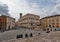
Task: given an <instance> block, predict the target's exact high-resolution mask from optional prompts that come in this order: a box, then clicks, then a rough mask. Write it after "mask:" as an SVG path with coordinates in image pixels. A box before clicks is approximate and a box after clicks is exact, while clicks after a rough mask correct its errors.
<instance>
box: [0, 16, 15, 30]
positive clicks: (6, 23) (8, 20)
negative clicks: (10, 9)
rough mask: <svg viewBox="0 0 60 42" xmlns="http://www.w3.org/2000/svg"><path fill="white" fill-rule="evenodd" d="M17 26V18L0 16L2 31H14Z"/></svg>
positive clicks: (0, 28)
mask: <svg viewBox="0 0 60 42" xmlns="http://www.w3.org/2000/svg"><path fill="white" fill-rule="evenodd" d="M14 26H15V18H12V17H9V16H5V15H1V16H0V30H8V29H12V28H14Z"/></svg>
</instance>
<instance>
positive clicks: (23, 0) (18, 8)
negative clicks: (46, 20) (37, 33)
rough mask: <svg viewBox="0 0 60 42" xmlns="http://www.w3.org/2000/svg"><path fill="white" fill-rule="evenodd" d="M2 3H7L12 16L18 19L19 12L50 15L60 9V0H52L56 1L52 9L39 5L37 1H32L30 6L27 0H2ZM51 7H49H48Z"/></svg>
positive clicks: (43, 15)
mask: <svg viewBox="0 0 60 42" xmlns="http://www.w3.org/2000/svg"><path fill="white" fill-rule="evenodd" d="M0 1H1V2H2V3H5V4H7V5H8V7H9V10H10V11H9V13H10V14H11V16H12V17H15V18H16V19H17V18H18V16H19V13H21V12H22V13H23V15H25V14H26V13H32V14H37V15H40V16H41V17H45V16H48V15H54V14H55V13H58V11H59V9H60V3H59V2H60V0H51V1H52V2H55V3H56V6H54V7H53V8H52V10H48V9H45V8H44V7H41V5H38V4H37V3H32V4H31V6H29V3H28V2H27V0H0ZM57 7H59V8H57ZM48 8H49V7H48Z"/></svg>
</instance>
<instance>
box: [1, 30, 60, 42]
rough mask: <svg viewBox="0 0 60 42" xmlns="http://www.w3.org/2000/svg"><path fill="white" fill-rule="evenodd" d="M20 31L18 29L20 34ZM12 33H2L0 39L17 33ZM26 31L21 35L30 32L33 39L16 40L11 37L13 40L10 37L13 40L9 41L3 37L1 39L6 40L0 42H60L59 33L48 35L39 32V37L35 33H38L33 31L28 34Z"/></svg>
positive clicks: (54, 32) (52, 32)
mask: <svg viewBox="0 0 60 42" xmlns="http://www.w3.org/2000/svg"><path fill="white" fill-rule="evenodd" d="M20 30H21V31H22V29H20ZM20 30H19V29H18V31H19V33H20ZM12 31H13V30H12ZM12 31H8V32H4V33H2V34H1V33H0V37H1V36H4V34H6V35H8V34H11V35H12V34H13V35H15V32H16V33H18V32H17V30H16V31H13V32H12ZM28 31H29V30H27V32H22V33H30V32H32V33H33V34H34V36H33V37H27V38H20V39H16V38H15V37H16V35H15V36H13V37H14V38H15V39H14V38H13V37H12V38H13V39H11V38H10V37H9V39H7V38H8V37H7V36H5V37H7V38H5V37H3V38H5V39H6V40H5V39H3V41H0V42H60V31H51V32H50V33H45V32H41V34H39V35H38V34H37V33H38V32H40V31H33V30H31V31H29V32H28ZM10 32H12V33H10ZM7 33H8V34H7ZM11 35H8V36H11ZM0 40H1V38H0Z"/></svg>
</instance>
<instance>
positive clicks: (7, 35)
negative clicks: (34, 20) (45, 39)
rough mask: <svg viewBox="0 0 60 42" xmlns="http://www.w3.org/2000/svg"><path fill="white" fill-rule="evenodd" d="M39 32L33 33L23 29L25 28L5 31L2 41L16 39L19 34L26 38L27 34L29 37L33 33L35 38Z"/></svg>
mask: <svg viewBox="0 0 60 42" xmlns="http://www.w3.org/2000/svg"><path fill="white" fill-rule="evenodd" d="M38 32H40V31H33V30H28V29H23V28H20V29H17V30H9V31H5V32H3V33H0V41H3V40H10V39H16V36H17V34H23V36H24V35H25V34H26V33H27V34H28V35H29V34H30V33H33V35H34V36H35V35H37V34H38ZM24 38H25V37H24Z"/></svg>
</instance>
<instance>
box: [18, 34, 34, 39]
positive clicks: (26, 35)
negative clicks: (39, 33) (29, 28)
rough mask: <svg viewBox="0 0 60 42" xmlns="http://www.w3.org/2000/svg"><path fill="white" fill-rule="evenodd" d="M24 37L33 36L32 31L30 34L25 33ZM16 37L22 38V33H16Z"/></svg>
mask: <svg viewBox="0 0 60 42" xmlns="http://www.w3.org/2000/svg"><path fill="white" fill-rule="evenodd" d="M25 37H26V38H27V37H33V34H32V33H30V35H28V34H25ZM18 38H23V34H20V35H17V39H18Z"/></svg>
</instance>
